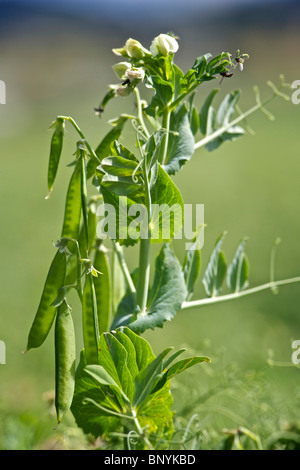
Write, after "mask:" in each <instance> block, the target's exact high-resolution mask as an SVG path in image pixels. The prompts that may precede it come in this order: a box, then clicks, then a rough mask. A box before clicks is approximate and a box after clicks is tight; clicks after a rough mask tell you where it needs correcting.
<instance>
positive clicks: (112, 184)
mask: <svg viewBox="0 0 300 470" xmlns="http://www.w3.org/2000/svg"><path fill="white" fill-rule="evenodd" d="M100 185H101V187H104V188H105V189H107V190H109V191H111V192H112V193H114V194H116V195H117V196H128V195H129V194H133V193H137V192H140V191H142V190H143V185H142V184H141V180H140V182H139V183H137V182H135V181H134V180H133V178H132V177H131V176H113V175H109V174H105V175H104V176H103V178H102V180H101V183H100Z"/></svg>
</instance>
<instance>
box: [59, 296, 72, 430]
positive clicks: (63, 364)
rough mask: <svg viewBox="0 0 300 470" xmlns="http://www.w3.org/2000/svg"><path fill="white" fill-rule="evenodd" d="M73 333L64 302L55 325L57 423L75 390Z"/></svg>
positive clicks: (67, 407)
mask: <svg viewBox="0 0 300 470" xmlns="http://www.w3.org/2000/svg"><path fill="white" fill-rule="evenodd" d="M75 360H76V350H75V332H74V325H73V320H72V315H71V312H70V309H69V308H68V306H67V305H66V303H65V302H63V303H62V305H60V307H59V308H58V311H57V317H56V323H55V408H56V414H57V421H58V423H60V422H61V419H62V417H63V415H64V414H65V413H66V412H67V411H69V409H70V407H71V404H72V400H73V394H74V388H75Z"/></svg>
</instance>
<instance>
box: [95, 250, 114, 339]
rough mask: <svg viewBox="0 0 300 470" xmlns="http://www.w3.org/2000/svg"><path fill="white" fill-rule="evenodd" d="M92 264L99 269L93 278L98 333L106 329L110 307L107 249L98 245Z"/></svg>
mask: <svg viewBox="0 0 300 470" xmlns="http://www.w3.org/2000/svg"><path fill="white" fill-rule="evenodd" d="M93 266H94V268H95V269H97V271H100V272H101V273H102V274H100V275H99V276H98V277H95V278H94V286H95V293H96V300H97V312H98V324H99V332H100V334H102V333H104V332H107V331H108V326H109V317H110V309H111V280H110V269H109V262H108V257H107V250H106V248H105V247H104V246H103V245H100V247H99V249H98V250H97V252H96V255H95V259H94V263H93Z"/></svg>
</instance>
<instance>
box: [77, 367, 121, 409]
mask: <svg viewBox="0 0 300 470" xmlns="http://www.w3.org/2000/svg"><path fill="white" fill-rule="evenodd" d="M84 371H85V372H86V373H87V374H88V375H89V376H90V377H91V378H92V379H94V380H95V382H97V383H98V384H100V386H101V385H108V386H109V387H110V388H111V389H112V391H114V392H115V393H116V394H117V395H118V397H119V399H121V400H120V401H121V402H122V400H124V402H125V403H126V404H128V403H130V401H129V398H128V397H127V396H126V395H125V393H124V392H123V390H122V389H121V388H120V387H119V385H118V384H117V383H116V382H115V381H114V379H113V378H112V377H111V376H110V375H109V374H108V372H107V371H106V370H105V369H104V367H102V366H99V365H98V364H95V365H89V366H86V367H85V368H84Z"/></svg>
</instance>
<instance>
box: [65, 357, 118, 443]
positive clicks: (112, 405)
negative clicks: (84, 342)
mask: <svg viewBox="0 0 300 470" xmlns="http://www.w3.org/2000/svg"><path fill="white" fill-rule="evenodd" d="M85 367H86V359H85V354H84V351H82V352H81V356H80V363H79V366H78V367H77V370H76V376H75V392H74V398H73V403H72V407H71V411H72V413H73V415H74V418H75V420H76V423H77V425H78V426H79V427H80V428H82V429H83V431H84V432H85V433H86V434H89V433H91V434H93V435H94V436H95V437H97V436H101V435H105V434H108V433H109V432H111V431H115V430H116V429H117V428H118V426H119V425H120V420H119V419H118V418H117V417H114V416H111V415H108V414H107V413H106V412H104V411H103V410H100V409H99V408H97V407H95V405H94V404H92V403H86V404H83V402H84V400H86V399H87V398H90V399H92V400H94V401H95V402H97V403H99V404H101V405H102V406H103V407H105V408H108V409H109V410H113V411H115V412H121V411H122V408H121V406H120V404H119V401H118V398H117V396H116V394H115V393H114V392H113V390H112V389H111V387H110V386H107V385H101V384H99V383H97V382H96V381H95V379H94V378H93V377H91V376H90V375H88V374H87V372H86V370H85Z"/></svg>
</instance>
